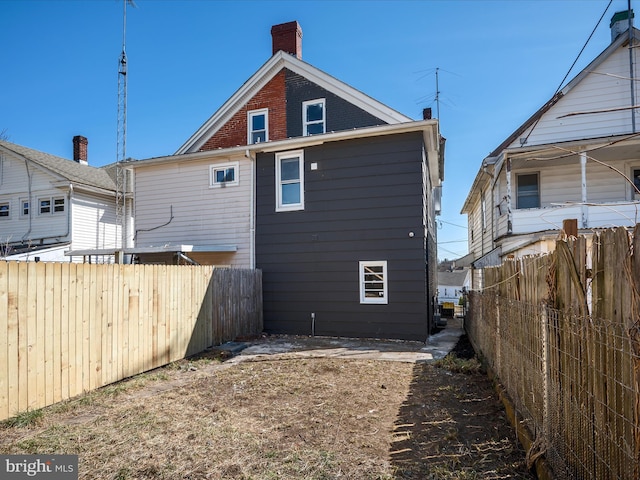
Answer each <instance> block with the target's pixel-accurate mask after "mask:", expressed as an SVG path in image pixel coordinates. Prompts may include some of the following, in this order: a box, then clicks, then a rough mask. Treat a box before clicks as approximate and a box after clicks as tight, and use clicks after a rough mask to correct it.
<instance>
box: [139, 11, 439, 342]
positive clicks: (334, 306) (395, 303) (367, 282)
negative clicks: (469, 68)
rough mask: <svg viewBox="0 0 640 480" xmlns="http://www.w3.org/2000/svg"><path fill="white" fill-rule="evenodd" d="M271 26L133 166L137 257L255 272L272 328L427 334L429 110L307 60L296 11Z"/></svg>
mask: <svg viewBox="0 0 640 480" xmlns="http://www.w3.org/2000/svg"><path fill="white" fill-rule="evenodd" d="M271 32H272V38H273V56H272V57H271V58H270V59H269V60H268V61H267V62H266V63H265V64H264V65H263V66H262V67H261V68H260V69H259V70H258V71H257V72H256V73H255V74H254V75H253V76H252V77H251V78H249V80H247V81H246V82H245V83H244V84H243V85H242V86H241V87H240V89H239V90H238V91H237V92H236V93H235V94H233V95H232V96H231V97H230V98H229V100H228V101H227V102H225V103H224V104H223V105H222V107H220V109H219V110H218V111H217V112H216V113H215V114H214V115H213V116H212V117H211V118H210V119H209V120H207V121H206V122H205V123H204V124H203V125H202V126H201V127H200V128H199V129H198V130H197V131H196V132H195V133H194V135H193V136H192V137H191V138H190V139H189V140H188V141H187V142H186V143H185V144H184V145H183V146H182V147H181V148H180V149H179V150H178V151H177V152H176V154H175V155H173V156H169V157H162V158H153V159H148V160H143V161H137V162H133V163H131V164H130V165H129V167H130V168H131V169H132V170H133V171H134V178H135V196H136V212H135V213H136V234H135V239H136V241H135V249H134V250H136V251H137V255H138V258H139V259H140V261H145V262H146V261H173V262H175V261H178V260H180V261H196V262H198V263H212V264H215V265H229V266H233V267H249V268H260V269H262V271H263V298H264V323H265V329H266V330H267V331H268V332H273V333H290V334H318V335H338V336H349V337H385V338H405V339H416V340H425V339H426V338H427V336H428V335H429V332H430V330H431V326H432V317H433V309H434V305H435V299H436V263H437V260H436V228H435V215H436V214H437V213H439V209H440V205H439V203H440V188H441V187H440V186H441V182H442V179H443V168H444V154H443V152H444V139H442V138H441V136H440V133H439V126H438V121H437V120H434V119H430V118H427V119H425V120H421V121H413V120H411V119H410V118H409V117H406V116H404V115H402V114H400V113H398V112H396V111H394V110H392V109H391V108H389V107H387V106H385V105H383V104H381V103H380V102H378V101H376V100H374V99H372V98H371V97H368V96H367V95H365V94H363V93H362V92H360V91H358V90H356V89H354V88H353V87H350V86H349V85H347V84H345V83H343V82H341V81H339V80H337V79H336V78H334V77H332V76H330V75H327V74H326V73H324V72H322V71H320V70H318V69H317V68H315V67H313V66H311V65H309V64H307V63H305V62H303V61H302V60H301V56H302V55H301V49H302V45H301V39H302V31H301V29H300V26H299V25H298V23H297V22H289V23H286V24H282V25H276V26H274V27H273V28H272V31H271ZM425 116H427V117H428V116H429V115H428V112H427V115H425ZM169 192H171V195H169V194H168V193H169ZM184 247H186V248H184ZM161 250H162V251H161Z"/></svg>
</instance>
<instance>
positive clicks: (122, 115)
mask: <svg viewBox="0 0 640 480" xmlns="http://www.w3.org/2000/svg"><path fill="white" fill-rule="evenodd" d="M127 4H129V5H132V6H135V4H134V3H133V0H123V1H122V7H123V10H122V53H121V54H120V60H119V62H118V133H117V142H118V145H117V149H116V157H117V158H116V225H117V226H119V227H120V234H121V244H120V246H121V248H125V247H126V246H127V244H126V243H127V220H126V210H127V205H126V193H127V182H126V171H125V169H124V166H123V162H124V161H125V160H126V155H127V51H126V43H127Z"/></svg>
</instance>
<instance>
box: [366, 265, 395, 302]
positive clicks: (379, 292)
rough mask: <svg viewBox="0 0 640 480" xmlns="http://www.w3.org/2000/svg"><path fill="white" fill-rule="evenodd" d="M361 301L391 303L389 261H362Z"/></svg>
mask: <svg viewBox="0 0 640 480" xmlns="http://www.w3.org/2000/svg"><path fill="white" fill-rule="evenodd" d="M359 266H360V303H375V304H387V303H389V291H388V287H387V283H388V282H387V262H386V261H376V262H360V264H359Z"/></svg>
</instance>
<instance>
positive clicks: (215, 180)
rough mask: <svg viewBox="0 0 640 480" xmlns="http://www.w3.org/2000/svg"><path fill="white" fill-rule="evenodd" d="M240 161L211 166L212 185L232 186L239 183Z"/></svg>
mask: <svg viewBox="0 0 640 480" xmlns="http://www.w3.org/2000/svg"><path fill="white" fill-rule="evenodd" d="M238 171H239V162H233V163H225V164H219V165H211V166H209V186H210V187H230V186H233V185H238V181H239V180H238Z"/></svg>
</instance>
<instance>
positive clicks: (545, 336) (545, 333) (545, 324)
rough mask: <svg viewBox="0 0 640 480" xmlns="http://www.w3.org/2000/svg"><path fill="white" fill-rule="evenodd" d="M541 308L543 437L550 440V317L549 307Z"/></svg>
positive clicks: (542, 305)
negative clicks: (548, 313)
mask: <svg viewBox="0 0 640 480" xmlns="http://www.w3.org/2000/svg"><path fill="white" fill-rule="evenodd" d="M540 305H541V308H540V326H541V327H542V370H543V372H542V374H543V378H542V395H543V406H542V437H543V438H544V439H545V440H548V439H549V422H550V420H549V401H550V393H549V383H550V378H549V375H550V369H549V317H548V315H547V306H546V305H545V304H544V303H541V304H540Z"/></svg>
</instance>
